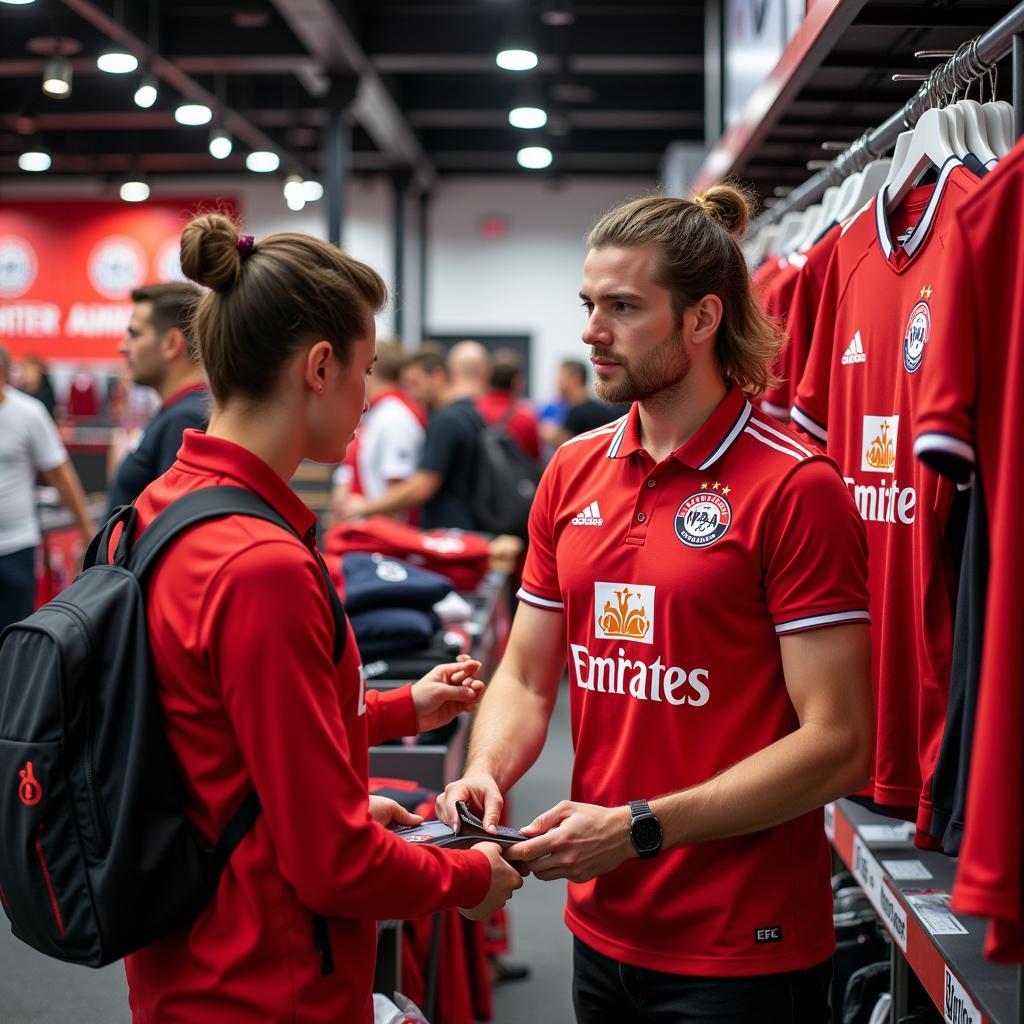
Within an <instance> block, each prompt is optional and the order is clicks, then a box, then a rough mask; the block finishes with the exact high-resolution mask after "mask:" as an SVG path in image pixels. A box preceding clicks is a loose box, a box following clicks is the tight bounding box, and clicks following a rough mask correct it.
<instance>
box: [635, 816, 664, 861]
mask: <svg viewBox="0 0 1024 1024" xmlns="http://www.w3.org/2000/svg"><path fill="white" fill-rule="evenodd" d="M633 842H634V843H635V845H636V848H637V850H639V851H641V852H646V851H648V850H657V849H658V847H659V846H660V845H661V825H659V824H658V821H657V819H656V818H653V817H651V818H639V819H638V820H636V821H634V822H633Z"/></svg>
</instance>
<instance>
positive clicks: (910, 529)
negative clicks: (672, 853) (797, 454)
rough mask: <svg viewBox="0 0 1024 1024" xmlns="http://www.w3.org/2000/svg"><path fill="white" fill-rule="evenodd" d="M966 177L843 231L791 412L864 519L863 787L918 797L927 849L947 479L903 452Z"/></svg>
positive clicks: (914, 800) (898, 800) (905, 802)
mask: <svg viewBox="0 0 1024 1024" xmlns="http://www.w3.org/2000/svg"><path fill="white" fill-rule="evenodd" d="M976 187H977V179H976V178H975V177H974V176H973V175H972V174H971V173H970V172H969V171H967V170H966V169H965V168H964V167H963V166H962V165H960V164H959V163H957V162H956V161H955V160H951V161H950V162H949V163H947V164H946V165H945V166H944V167H943V168H942V170H941V172H940V174H939V179H938V181H937V183H936V184H935V185H933V186H924V187H921V188H916V189H914V190H913V191H912V192H911V193H910V195H909V196H908V197H907V199H906V200H905V201H904V202H903V203H902V204H901V205H900V207H899V208H898V209H897V210H896V211H894V213H893V214H888V213H887V212H886V210H885V204H884V200H883V196H882V194H881V193H879V196H878V197H877V198H876V201H875V202H874V203H873V204H872V205H870V206H868V207H866V208H865V209H864V210H863V211H862V212H861V213H860V214H859V215H858V216H856V217H855V218H854V219H853V220H851V221H850V222H849V223H848V224H847V225H846V226H845V227H844V228H843V232H842V235H841V237H840V238H839V240H838V241H837V242H836V244H835V249H834V251H833V254H832V258H831V260H830V262H829V265H828V270H827V272H826V278H825V285H824V289H823V291H822V296H821V300H820V302H819V306H818V316H817V322H816V325H815V330H814V336H813V340H812V343H811V352H810V356H809V358H808V363H807V367H806V369H805V371H804V374H803V376H802V378H801V380H800V385H799V387H798V389H797V396H796V400H795V402H794V405H793V409H792V417H793V421H794V423H795V424H797V425H798V426H800V427H801V428H802V429H804V430H807V431H808V432H809V433H810V434H811V435H812V436H813V437H816V438H817V439H818V440H820V441H821V442H823V443H827V451H828V453H829V455H831V456H832V457H833V458H835V460H836V461H837V462H838V463H839V466H840V469H841V470H842V473H843V477H844V479H845V480H846V483H847V486H848V487H849V488H850V490H851V492H852V493H853V497H854V500H855V501H856V503H857V507H858V509H859V511H860V513H861V515H862V516H863V518H864V520H865V522H866V524H867V533H868V547H869V550H870V553H871V563H870V564H871V581H872V586H871V620H872V675H873V682H874V690H875V708H876V716H877V729H876V744H875V766H874V772H873V777H872V780H871V783H870V785H869V788H868V789H867V790H866V795H868V796H870V797H871V798H872V799H874V800H875V801H876V802H877V803H879V804H882V805H888V806H892V807H898V808H913V807H917V808H918V813H917V819H918V827H919V834H918V839H919V841H920V842H922V844H925V845H932V844H931V841H930V840H929V839H927V832H928V826H929V823H930V821H931V778H932V774H933V771H934V766H935V761H936V758H937V756H938V751H939V747H940V745H941V742H942V733H943V728H944V726H945V722H946V706H947V700H948V692H949V674H950V665H951V658H952V631H953V601H954V597H955V581H954V571H953V564H952V554H951V551H950V547H949V544H948V543H947V542H946V540H945V531H946V525H947V521H948V518H949V512H950V509H951V506H952V502H953V495H954V487H953V485H952V484H951V483H950V482H949V481H948V480H946V479H945V478H944V477H941V476H940V475H939V474H937V473H935V472H934V471H933V470H931V469H929V468H928V467H927V466H925V465H923V464H922V463H921V462H919V461H918V460H917V459H915V458H914V456H913V450H912V440H911V437H912V434H911V429H912V428H911V421H912V419H913V416H914V411H915V409H916V406H917V402H918V392H919V389H920V386H921V384H920V382H921V374H920V373H919V372H918V371H919V370H920V368H921V365H922V362H924V361H925V360H927V358H928V351H927V342H928V339H929V335H930V331H931V303H932V301H933V295H934V294H935V286H936V281H937V280H938V279H939V276H940V272H941V270H942V266H943V263H944V261H946V260H947V259H948V258H949V253H950V250H951V249H954V250H955V248H956V244H957V243H956V238H955V221H954V219H953V216H952V215H953V212H954V211H955V209H956V207H957V206H958V205H959V204H960V203H961V202H962V201H963V199H964V198H966V196H967V195H969V194H970V193H971V192H972V191H973V190H974V188H976ZM894 238H902V241H901V242H899V243H898V242H895V241H894V240H893V239H894Z"/></svg>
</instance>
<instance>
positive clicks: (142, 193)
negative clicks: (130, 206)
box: [121, 181, 149, 203]
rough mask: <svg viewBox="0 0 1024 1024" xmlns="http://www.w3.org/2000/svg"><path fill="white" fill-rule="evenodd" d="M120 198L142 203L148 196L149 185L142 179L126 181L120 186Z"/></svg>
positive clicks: (127, 201) (128, 201)
mask: <svg viewBox="0 0 1024 1024" xmlns="http://www.w3.org/2000/svg"><path fill="white" fill-rule="evenodd" d="M121 198H122V199H123V200H124V201H125V202H126V203H144V202H145V201H146V200H147V199H148V198H149V186H148V185H147V184H146V183H145V182H144V181H126V182H125V183H124V184H123V185H122V186H121Z"/></svg>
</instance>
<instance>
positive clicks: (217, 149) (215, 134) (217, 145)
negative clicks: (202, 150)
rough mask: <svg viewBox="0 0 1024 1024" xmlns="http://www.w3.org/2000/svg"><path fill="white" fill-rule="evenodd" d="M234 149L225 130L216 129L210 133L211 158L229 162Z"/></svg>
mask: <svg viewBox="0 0 1024 1024" xmlns="http://www.w3.org/2000/svg"><path fill="white" fill-rule="evenodd" d="M232 149H234V145H233V144H232V142H231V136H230V135H228V133H227V132H226V131H224V129H223V128H214V129H213V130H212V131H211V132H210V156H212V157H213V158H214V159H215V160H227V158H228V157H229V156H231V150H232Z"/></svg>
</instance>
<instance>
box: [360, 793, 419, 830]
mask: <svg viewBox="0 0 1024 1024" xmlns="http://www.w3.org/2000/svg"><path fill="white" fill-rule="evenodd" d="M370 817H371V818H373V820H374V821H375V822H377V824H378V825H383V826H384V827H385V828H387V827H388V825H419V824H422V822H423V817H422V815H419V814H413V813H412V811H407V810H406V809H405V808H404V807H403V806H402V805H401V804H400V803H396V801H394V800H392V799H391V798H390V797H387V796H371V797H370Z"/></svg>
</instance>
